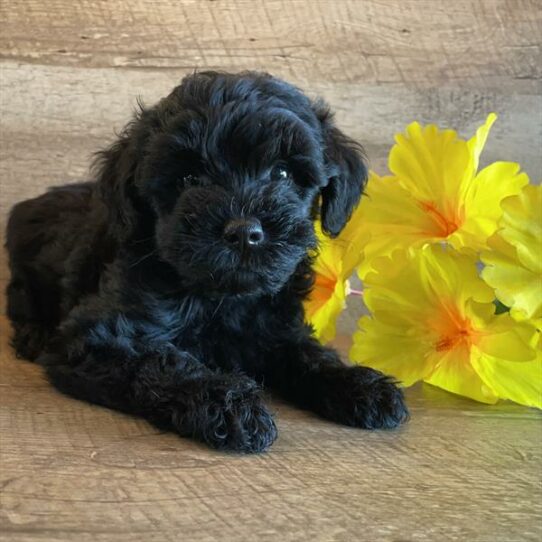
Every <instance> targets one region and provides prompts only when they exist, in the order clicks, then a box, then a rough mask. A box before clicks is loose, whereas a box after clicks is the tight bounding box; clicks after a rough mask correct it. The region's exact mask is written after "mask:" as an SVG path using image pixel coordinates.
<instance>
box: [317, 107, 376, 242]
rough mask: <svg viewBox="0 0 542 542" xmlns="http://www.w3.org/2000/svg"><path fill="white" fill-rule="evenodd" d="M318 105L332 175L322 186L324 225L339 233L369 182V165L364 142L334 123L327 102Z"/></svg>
mask: <svg viewBox="0 0 542 542" xmlns="http://www.w3.org/2000/svg"><path fill="white" fill-rule="evenodd" d="M314 109H315V112H316V115H317V116H318V119H319V120H320V123H321V126H322V133H323V139H324V161H325V168H326V175H327V178H328V184H327V185H326V186H325V187H324V188H323V189H322V206H321V210H320V216H321V219H322V229H323V230H324V232H325V233H327V234H328V235H329V236H330V237H336V236H337V235H339V233H340V232H341V230H342V229H343V228H344V226H345V225H346V223H347V222H348V220H349V219H350V215H351V214H352V211H353V210H354V208H355V207H356V205H357V204H358V202H359V200H360V198H361V194H362V193H363V188H364V186H365V183H366V182H367V167H366V164H365V159H364V154H363V149H362V147H361V145H359V144H358V143H356V142H355V141H354V140H353V139H350V138H349V137H348V136H346V135H344V134H343V133H342V132H341V131H340V130H339V129H338V128H337V127H336V126H335V125H334V123H333V118H332V115H331V113H330V111H329V109H328V108H327V106H326V105H325V104H323V103H322V102H317V103H316V104H315V105H314Z"/></svg>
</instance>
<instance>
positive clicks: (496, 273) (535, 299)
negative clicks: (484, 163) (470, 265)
mask: <svg viewBox="0 0 542 542" xmlns="http://www.w3.org/2000/svg"><path fill="white" fill-rule="evenodd" d="M502 208H503V211H504V213H503V217H502V219H501V221H500V223H499V225H500V228H501V229H500V230H499V231H498V232H497V233H495V234H494V235H493V236H492V237H490V239H489V241H488V245H489V247H490V249H491V250H490V251H485V252H483V253H482V261H483V262H484V263H485V264H486V267H485V269H484V270H483V272H482V277H483V278H484V280H485V281H486V282H487V283H488V284H489V285H490V286H492V287H493V288H495V290H496V295H497V298H498V299H499V300H500V301H502V303H504V304H505V305H506V306H507V307H510V309H511V310H510V314H511V315H512V316H513V317H514V318H516V319H517V320H524V319H532V320H540V319H541V318H542V187H541V186H534V185H528V186H526V187H525V188H524V189H523V190H522V192H521V193H520V194H519V195H517V196H512V197H510V198H507V199H505V200H504V201H503V202H502ZM539 326H540V322H539Z"/></svg>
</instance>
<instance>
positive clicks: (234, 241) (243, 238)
mask: <svg viewBox="0 0 542 542" xmlns="http://www.w3.org/2000/svg"><path fill="white" fill-rule="evenodd" d="M223 237H224V241H225V242H226V243H227V244H228V246H230V247H232V248H235V249H237V250H239V251H240V252H247V251H250V250H252V249H254V248H256V247H258V246H259V245H261V244H262V243H263V241H264V238H265V235H264V231H263V228H262V225H261V223H260V221H259V220H258V219H257V218H236V219H234V220H230V221H229V222H228V223H227V224H226V226H225V228H224V234H223Z"/></svg>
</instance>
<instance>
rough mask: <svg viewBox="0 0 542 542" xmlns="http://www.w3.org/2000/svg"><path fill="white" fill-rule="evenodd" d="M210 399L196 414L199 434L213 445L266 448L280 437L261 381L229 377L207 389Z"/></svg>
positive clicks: (252, 450) (251, 450) (253, 449)
mask: <svg viewBox="0 0 542 542" xmlns="http://www.w3.org/2000/svg"><path fill="white" fill-rule="evenodd" d="M206 397H207V400H206V401H205V402H204V403H203V404H201V405H198V406H197V408H196V412H195V413H194V415H195V416H196V417H197V418H198V420H197V422H196V427H197V430H196V432H197V433H198V436H199V437H200V438H201V439H202V440H203V441H204V442H206V443H207V444H209V445H210V446H212V447H213V448H217V449H220V450H230V451H235V452H242V453H257V452H262V451H264V450H265V449H266V448H268V447H269V446H271V444H273V442H274V441H275V439H276V438H277V428H276V426H275V422H274V421H273V417H272V415H271V413H270V412H269V411H268V410H267V408H266V407H265V405H264V404H263V401H262V399H261V397H260V390H259V388H258V386H257V384H256V383H255V382H254V381H253V380H252V379H250V378H247V377H241V376H237V377H231V378H226V379H225V380H224V381H222V382H220V383H216V385H212V386H210V387H209V388H208V389H207V391H206Z"/></svg>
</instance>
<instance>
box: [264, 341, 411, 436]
mask: <svg viewBox="0 0 542 542" xmlns="http://www.w3.org/2000/svg"><path fill="white" fill-rule="evenodd" d="M264 379H265V383H266V384H269V385H270V386H271V387H272V388H274V389H276V390H277V391H278V392H279V393H281V394H282V395H283V396H284V397H285V398H287V399H288V400H290V401H292V402H294V403H297V404H298V405H299V406H302V407H303V408H307V409H309V410H312V411H314V412H316V413H318V414H320V415H321V416H323V417H325V418H328V419H330V420H333V421H335V422H338V423H342V424H345V425H350V426H354V427H361V428H364V429H377V428H392V427H396V426H397V425H399V424H400V423H402V422H403V421H405V420H406V419H407V418H408V410H407V408H406V405H405V402H404V397H403V393H402V391H401V390H400V389H399V388H398V387H397V386H396V385H395V384H394V382H393V381H392V379H390V378H388V377H386V376H385V375H383V374H382V373H380V372H378V371H375V370H374V369H370V368H368V367H360V366H354V367H351V366H346V365H345V364H344V363H343V362H342V361H341V359H340V357H339V355H338V354H337V352H335V350H333V349H331V348H326V347H324V346H322V345H320V343H318V341H316V340H315V339H313V338H311V337H305V338H303V339H302V340H301V341H300V342H297V343H295V344H292V345H290V346H289V347H284V348H282V349H281V351H280V352H279V353H275V356H274V357H273V359H270V360H268V362H267V363H266V365H265V375H264Z"/></svg>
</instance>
